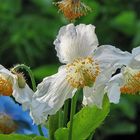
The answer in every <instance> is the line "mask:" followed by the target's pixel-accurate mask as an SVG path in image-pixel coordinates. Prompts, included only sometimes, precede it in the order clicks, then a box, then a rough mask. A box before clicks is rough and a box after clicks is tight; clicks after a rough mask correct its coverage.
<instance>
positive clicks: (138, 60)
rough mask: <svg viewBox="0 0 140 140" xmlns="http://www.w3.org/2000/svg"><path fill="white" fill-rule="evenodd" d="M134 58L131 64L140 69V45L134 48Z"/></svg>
mask: <svg viewBox="0 0 140 140" xmlns="http://www.w3.org/2000/svg"><path fill="white" fill-rule="evenodd" d="M132 56H133V58H132V59H131V61H130V64H129V66H130V67H132V68H135V69H140V47H137V48H134V49H133V50H132Z"/></svg>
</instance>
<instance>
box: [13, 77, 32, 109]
mask: <svg viewBox="0 0 140 140" xmlns="http://www.w3.org/2000/svg"><path fill="white" fill-rule="evenodd" d="M33 94H34V92H33V90H32V89H31V88H30V87H29V86H28V85H27V84H26V85H25V87H24V88H20V87H19V86H18V81H17V80H16V79H15V80H14V84H13V93H12V95H13V97H14V98H15V100H16V101H17V102H18V103H20V104H22V107H23V110H28V109H29V108H30V104H31V101H32V97H33Z"/></svg>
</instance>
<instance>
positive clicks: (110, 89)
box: [106, 73, 123, 104]
mask: <svg viewBox="0 0 140 140" xmlns="http://www.w3.org/2000/svg"><path fill="white" fill-rule="evenodd" d="M122 84H123V76H122V73H120V74H117V75H115V76H113V77H112V78H111V79H110V81H109V82H108V84H107V87H106V90H107V95H108V98H109V101H110V102H111V103H115V104H117V103H119V100H120V86H121V85H122Z"/></svg>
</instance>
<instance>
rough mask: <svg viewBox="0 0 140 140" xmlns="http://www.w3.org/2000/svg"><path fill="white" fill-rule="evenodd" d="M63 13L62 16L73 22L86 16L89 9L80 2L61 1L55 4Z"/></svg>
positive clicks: (77, 0)
mask: <svg viewBox="0 0 140 140" xmlns="http://www.w3.org/2000/svg"><path fill="white" fill-rule="evenodd" d="M56 4H57V5H58V7H59V9H60V11H62V12H63V14H64V16H65V17H66V18H68V19H69V20H74V19H76V18H79V17H81V16H84V15H86V13H87V12H88V11H90V10H91V9H90V8H89V7H88V6H86V5H85V4H84V3H82V2H81V1H80V0H62V1H61V2H57V3H56Z"/></svg>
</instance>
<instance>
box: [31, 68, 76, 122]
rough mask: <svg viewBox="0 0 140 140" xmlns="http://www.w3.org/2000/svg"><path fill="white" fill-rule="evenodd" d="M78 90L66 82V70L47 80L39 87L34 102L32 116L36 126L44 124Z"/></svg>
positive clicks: (62, 69)
mask: <svg viewBox="0 0 140 140" xmlns="http://www.w3.org/2000/svg"><path fill="white" fill-rule="evenodd" d="M75 92H76V89H74V88H73V87H71V86H70V85H69V84H68V82H67V80H66V72H65V68H64V67H63V68H61V69H60V70H59V72H58V73H57V74H55V75H53V76H50V77H47V78H45V79H44V80H43V81H42V82H41V83H40V84H39V85H38V87H37V91H36V92H35V95H34V97H33V100H32V104H31V112H30V115H31V117H32V118H33V120H34V122H35V123H36V124H42V123H44V122H45V121H46V120H47V117H48V115H53V114H55V113H56V112H57V111H58V110H59V109H60V108H61V107H62V106H63V104H64V102H65V100H66V99H68V98H72V97H73V95H74V93H75Z"/></svg>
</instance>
